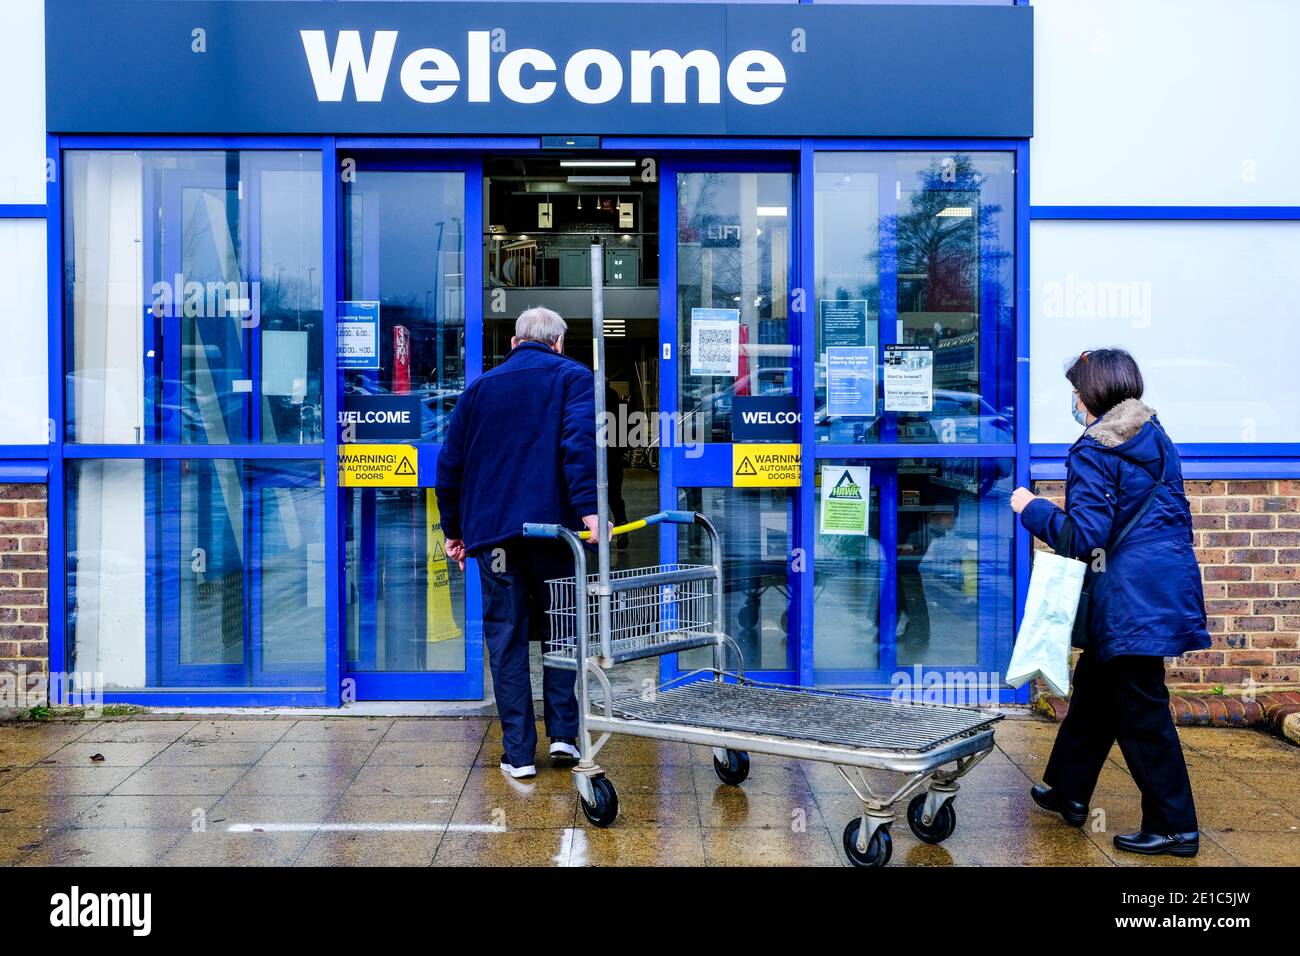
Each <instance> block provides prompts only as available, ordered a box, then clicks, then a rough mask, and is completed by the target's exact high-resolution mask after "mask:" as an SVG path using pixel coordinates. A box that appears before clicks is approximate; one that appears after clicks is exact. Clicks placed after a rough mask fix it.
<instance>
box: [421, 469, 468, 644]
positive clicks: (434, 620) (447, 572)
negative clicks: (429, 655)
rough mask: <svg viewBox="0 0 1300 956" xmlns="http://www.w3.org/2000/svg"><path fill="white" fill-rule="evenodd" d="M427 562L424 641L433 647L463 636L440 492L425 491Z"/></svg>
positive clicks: (430, 489)
mask: <svg viewBox="0 0 1300 956" xmlns="http://www.w3.org/2000/svg"><path fill="white" fill-rule="evenodd" d="M424 513H425V544H426V551H427V554H428V557H427V558H426V560H425V572H426V574H427V576H428V578H427V581H428V583H427V592H426V594H425V601H424V607H425V640H426V641H428V642H429V643H430V644H436V643H439V642H441V641H451V640H455V639H456V638H458V637H460V636H461V630H460V625H459V624H457V623H456V616H455V614H454V613H453V612H452V609H451V565H450V564H449V563H448V562H449V560H450V559H449V558H448V557H447V547H446V545H447V539H446V536H445V535H444V534H443V533H442V514H441V512H439V511H438V493H437V492H436V491H434V490H433V489H432V488H429V489H427V490H426V491H425V509H424Z"/></svg>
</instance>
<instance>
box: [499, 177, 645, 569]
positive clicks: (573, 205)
mask: <svg viewBox="0 0 1300 956" xmlns="http://www.w3.org/2000/svg"><path fill="white" fill-rule="evenodd" d="M653 168H654V164H653V162H651V161H648V160H647V159H646V158H645V157H632V156H598V157H593V156H591V155H586V156H554V157H551V156H545V157H536V156H528V157H511V158H503V159H491V160H487V161H485V162H484V170H483V171H484V184H483V206H484V209H483V213H484V223H485V225H486V235H485V236H484V249H483V252H484V283H483V286H484V287H483V368H484V370H485V371H486V370H487V369H490V368H492V367H494V366H496V365H498V364H500V362H501V361H503V360H504V359H505V357H506V355H507V354H508V353H509V352H510V337H511V335H513V334H514V322H515V318H516V317H517V316H518V315H519V313H520V312H522V311H524V310H525V309H527V308H530V307H533V306H545V307H546V308H549V309H553V310H554V311H556V312H558V313H559V314H560V315H562V316H563V317H564V319H565V321H566V322H567V323H568V325H569V332H568V334H567V335H566V336H565V351H566V353H567V354H569V355H571V356H573V357H574V358H576V359H577V360H578V361H580V362H582V363H584V364H585V365H587V366H591V364H592V332H593V329H592V324H591V245H592V243H593V242H599V243H601V244H602V245H603V246H604V249H605V253H604V262H605V268H604V289H605V298H604V302H605V309H604V311H605V322H604V331H605V354H606V384H607V386H608V391H607V392H606V398H607V402H608V405H609V409H610V412H611V413H612V414H613V415H614V416H615V417H614V419H613V422H614V423H616V424H617V427H616V428H615V429H614V430H612V431H611V436H612V437H617V438H618V439H619V442H620V447H618V448H612V449H611V450H610V465H611V468H610V476H611V482H610V491H611V494H610V506H611V511H612V513H613V517H614V518H615V520H619V519H621V518H623V517H624V515H630V516H631V517H633V518H635V517H640V516H642V515H646V514H650V513H652V512H654V511H657V510H658V508H659V442H658V431H657V429H656V428H655V427H648V426H653V424H654V423H657V422H658V421H659V414H658V413H659V340H660V336H659V232H658V226H659V183H658V181H657V177H655V176H646V171H647V170H653ZM638 426H641V427H638ZM620 475H621V477H622V482H621V485H620V483H619V477H620ZM620 492H621V494H620ZM617 545H618V547H616V549H615V551H614V559H615V562H616V566H624V567H633V566H637V565H650V564H655V563H657V562H658V560H659V558H658V555H659V539H658V537H657V536H656V535H653V534H640V535H631V536H628V537H627V538H625V539H622V540H620V541H619V542H617Z"/></svg>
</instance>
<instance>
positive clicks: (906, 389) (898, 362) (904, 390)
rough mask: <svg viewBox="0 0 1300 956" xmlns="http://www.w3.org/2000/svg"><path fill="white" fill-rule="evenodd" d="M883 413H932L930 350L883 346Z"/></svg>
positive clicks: (922, 347) (931, 363)
mask: <svg viewBox="0 0 1300 956" xmlns="http://www.w3.org/2000/svg"><path fill="white" fill-rule="evenodd" d="M884 378H885V411H887V412H929V411H933V410H934V350H933V349H931V348H930V347H929V346H926V345H886V346H885V361H884Z"/></svg>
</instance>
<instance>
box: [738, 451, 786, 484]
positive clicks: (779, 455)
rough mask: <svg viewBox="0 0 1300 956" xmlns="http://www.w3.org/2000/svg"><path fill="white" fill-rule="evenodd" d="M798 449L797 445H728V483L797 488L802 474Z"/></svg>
mask: <svg viewBox="0 0 1300 956" xmlns="http://www.w3.org/2000/svg"><path fill="white" fill-rule="evenodd" d="M801 452H802V448H801V446H799V445H770V444H763V445H758V444H752V445H732V446H731V484H732V487H734V488H788V487H791V486H793V487H796V488H797V487H798V486H799V482H800V480H801V478H802V469H801V467H800V463H801Z"/></svg>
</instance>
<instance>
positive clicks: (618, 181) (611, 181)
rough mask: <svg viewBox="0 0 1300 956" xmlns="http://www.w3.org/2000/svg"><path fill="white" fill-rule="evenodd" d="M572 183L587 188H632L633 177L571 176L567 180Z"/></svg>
mask: <svg viewBox="0 0 1300 956" xmlns="http://www.w3.org/2000/svg"><path fill="white" fill-rule="evenodd" d="M566 182H570V183H581V184H582V185H585V186H631V185H632V177H631V176H570V177H568V179H567V180H566Z"/></svg>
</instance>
